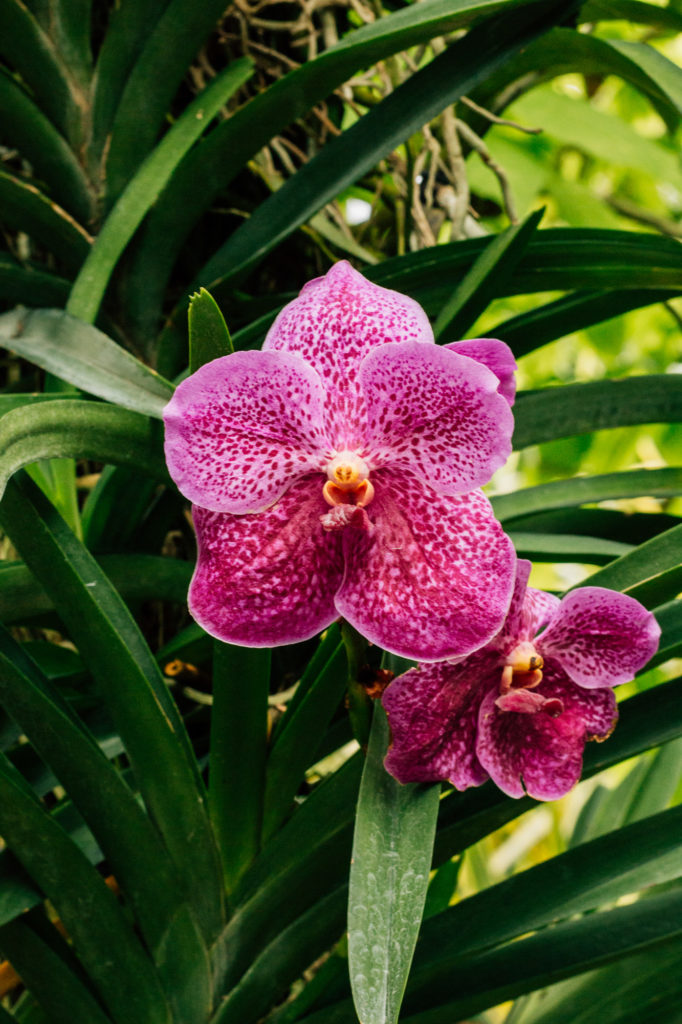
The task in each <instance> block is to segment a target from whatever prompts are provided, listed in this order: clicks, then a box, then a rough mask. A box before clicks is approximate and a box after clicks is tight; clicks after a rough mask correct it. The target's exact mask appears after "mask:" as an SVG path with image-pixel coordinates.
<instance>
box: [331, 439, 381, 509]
mask: <svg viewBox="0 0 682 1024" xmlns="http://www.w3.org/2000/svg"><path fill="white" fill-rule="evenodd" d="M322 495H323V497H324V500H325V501H326V502H327V504H328V505H331V506H332V507H333V506H334V505H359V506H361V507H362V506H364V505H369V503H370V501H371V500H372V498H373V497H374V487H373V486H372V484H371V483H370V481H369V466H368V465H367V463H366V462H365V460H364V459H361V458H360V456H359V455H358V454H357V453H356V452H351V451H347V450H346V451H342V452H339V453H338V454H337V455H335V456H334V458H333V459H332V460H331V462H330V463H329V464H328V466H327V482H326V483H325V485H324V487H323V488H322Z"/></svg>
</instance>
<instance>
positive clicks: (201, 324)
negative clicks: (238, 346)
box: [188, 288, 234, 373]
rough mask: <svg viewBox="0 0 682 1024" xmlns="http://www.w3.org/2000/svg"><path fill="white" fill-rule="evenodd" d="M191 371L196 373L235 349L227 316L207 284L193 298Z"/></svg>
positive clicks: (190, 348) (190, 349) (191, 305)
mask: <svg viewBox="0 0 682 1024" xmlns="http://www.w3.org/2000/svg"><path fill="white" fill-rule="evenodd" d="M188 319H189V372H190V373H194V372H195V371H196V370H198V369H199V367H200V366H203V365H204V363H210V362H211V360H212V359H218V358H219V357H220V356H228V355H229V354H230V353H231V352H234V346H233V345H232V339H231V338H230V332H229V331H228V329H227V324H226V323H225V317H224V316H223V314H222V313H221V312H220V309H219V308H218V304H217V302H216V301H215V299H214V298H213V296H212V295H211V293H210V292H207V291H206V289H205V288H200V289H199V291H198V292H195V293H194V295H192V297H191V298H190V300H189V312H188Z"/></svg>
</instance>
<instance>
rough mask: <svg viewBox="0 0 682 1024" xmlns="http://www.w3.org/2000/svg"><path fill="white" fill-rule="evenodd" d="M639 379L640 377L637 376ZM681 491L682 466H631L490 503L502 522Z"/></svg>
mask: <svg viewBox="0 0 682 1024" xmlns="http://www.w3.org/2000/svg"><path fill="white" fill-rule="evenodd" d="M637 379H638V380H641V378H637ZM677 494H682V469H678V468H677V467H672V468H666V469H633V470H627V471H625V472H622V473H604V474H601V475H598V476H586V477H571V479H570V480H555V481H554V482H552V483H549V484H538V485H537V486H536V487H527V488H525V489H524V490H521V491H516V492H515V493H514V494H496V495H495V496H494V497H493V498H492V499H491V501H492V506H493V509H494V510H495V515H496V517H497V518H498V519H499V520H500V522H502V523H506V522H509V521H510V520H512V519H516V518H518V517H519V516H527V515H531V514H532V513H533V512H547V511H548V510H549V509H555V508H571V507H572V506H574V505H584V504H586V503H587V502H594V501H611V500H612V499H614V498H635V497H640V496H642V495H646V496H647V497H652V498H672V497H675V495H677Z"/></svg>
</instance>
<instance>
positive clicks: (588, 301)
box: [490, 8, 679, 356]
mask: <svg viewBox="0 0 682 1024" xmlns="http://www.w3.org/2000/svg"><path fill="white" fill-rule="evenodd" d="M658 9H659V10H660V9H661V8H658ZM678 294H679V292H677V291H671V290H667V291H665V290H664V291H657V290H655V289H650V288H628V289H626V290H623V291H579V292H573V293H571V294H570V295H565V296H563V297H562V298H560V299H556V300H555V301H554V302H548V303H546V304H545V305H543V306H538V307H536V308H535V309H532V310H530V311H529V312H527V313H520V314H519V315H518V316H514V317H511V318H510V319H509V320H503V321H502V323H499V324H496V325H495V326H494V327H491V328H490V334H491V335H492V336H493V337H494V338H502V339H503V340H504V341H506V342H507V344H508V345H509V346H510V348H511V349H512V351H513V352H514V355H516V356H523V355H526V353H528V352H532V351H533V350H534V349H536V348H540V346H541V345H545V344H546V343H547V342H548V341H554V339H555V338H565V337H566V335H568V334H572V333H573V332H574V331H582V330H584V329H585V328H586V327H592V326H593V325H594V324H600V323H603V322H604V321H605V320H610V319H611V318H612V317H615V316H621V315H622V314H623V313H629V312H630V311H631V310H633V309H642V308H643V307H644V306H650V305H651V304H652V303H657V302H667V300H668V299H672V298H675V296H676V295H678Z"/></svg>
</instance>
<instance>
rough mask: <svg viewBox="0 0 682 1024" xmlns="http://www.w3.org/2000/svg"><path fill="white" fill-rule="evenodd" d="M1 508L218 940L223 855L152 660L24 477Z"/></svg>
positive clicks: (100, 578)
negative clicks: (73, 645)
mask: <svg viewBox="0 0 682 1024" xmlns="http://www.w3.org/2000/svg"><path fill="white" fill-rule="evenodd" d="M0 509H1V513H2V522H3V525H4V528H5V529H6V530H7V533H8V534H9V535H10V536H11V538H12V541H13V542H14V544H15V545H16V547H17V548H18V549H19V551H20V552H21V554H22V555H23V556H24V559H25V561H26V563H27V565H28V566H29V568H30V569H31V570H32V571H33V572H34V573H35V575H36V576H37V577H38V579H40V581H41V583H42V584H43V586H44V587H45V589H46V591H47V592H48V594H49V595H50V596H51V597H52V599H53V601H55V603H56V605H57V607H58V608H59V613H60V616H61V617H62V619H63V621H64V622H65V623H66V625H67V628H68V630H69V632H70V634H71V636H72V638H73V640H74V641H75V643H76V645H77V647H78V650H79V653H80V655H81V657H82V659H83V661H84V663H85V664H86V665H87V666H88V667H89V669H90V671H91V672H92V674H93V676H94V677H95V678H96V679H97V680H98V682H99V684H100V687H101V691H102V696H103V698H104V700H105V702H106V704H107V706H108V708H109V711H110V713H111V716H112V718H113V719H114V721H115V722H116V725H117V727H118V730H119V733H120V735H121V738H122V739H123V742H124V744H125V747H126V750H127V752H128V755H129V757H130V761H131V764H132V765H133V768H134V771H135V776H136V778H137V782H138V784H139V787H140V792H141V793H142V795H143V797H144V799H145V802H146V804H147V806H148V808H149V810H150V813H151V814H152V815H153V817H154V820H155V821H156V824H157V826H158V828H159V829H160V831H161V833H162V835H163V838H164V841H165V843H166V846H167V847H168V850H169V852H170V854H171V857H172V859H173V861H174V862H175V865H176V867H177V869H178V874H179V875H180V878H181V883H182V892H183V895H184V896H185V897H186V898H187V899H189V900H190V901H191V905H192V907H193V908H194V910H195V913H196V915H197V919H198V921H199V922H200V925H201V929H202V933H203V934H204V935H205V936H208V937H212V936H213V935H214V934H215V932H216V931H217V929H218V928H219V927H220V923H221V918H222V885H221V879H220V870H219V865H218V858H217V851H216V848H215V843H214V838H213V834H212V830H211V827H210V822H209V819H208V814H207V811H206V807H205V800H204V793H203V787H202V783H201V779H200V777H199V774H198V769H197V765H196V762H195V760H194V755H193V752H192V749H191V747H190V744H189V740H188V737H187V734H186V732H185V729H184V726H183V723H182V720H181V719H180V716H179V714H178V712H177V709H176V707H175V705H174V703H173V701H172V700H171V698H170V696H169V695H168V692H167V689H166V685H165V683H164V680H163V678H162V676H161V674H160V672H159V668H158V666H157V664H156V661H155V660H154V658H153V656H152V654H151V652H150V650H149V648H148V646H147V644H146V642H145V640H144V638H143V636H142V634H141V633H140V631H139V629H138V627H137V624H136V623H135V620H134V619H133V618H132V616H131V615H130V613H129V612H128V610H127V609H126V607H125V605H124V604H123V602H122V600H121V598H120V597H119V595H118V594H117V593H116V591H115V590H114V588H113V587H112V585H111V583H110V582H109V580H108V579H107V578H106V576H104V574H103V573H102V571H101V569H100V567H99V566H98V564H97V562H96V561H95V560H94V558H93V557H92V556H91V555H90V554H89V553H88V552H87V551H86V549H85V548H84V547H83V545H82V544H81V543H80V542H79V541H78V540H77V539H76V537H74V535H73V533H72V532H71V531H70V530H69V529H68V527H66V525H65V524H64V522H63V520H61V519H60V517H59V516H58V515H57V513H56V512H55V510H54V508H53V507H52V506H51V505H50V504H49V502H47V501H46V499H45V498H44V496H43V495H42V493H41V492H40V491H38V490H37V488H35V486H34V485H32V484H31V481H30V480H28V479H27V478H26V477H25V476H24V474H22V475H21V477H20V478H15V480H12V481H11V482H10V484H9V485H8V487H7V490H6V492H5V497H4V498H3V501H2V504H1V506H0Z"/></svg>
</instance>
